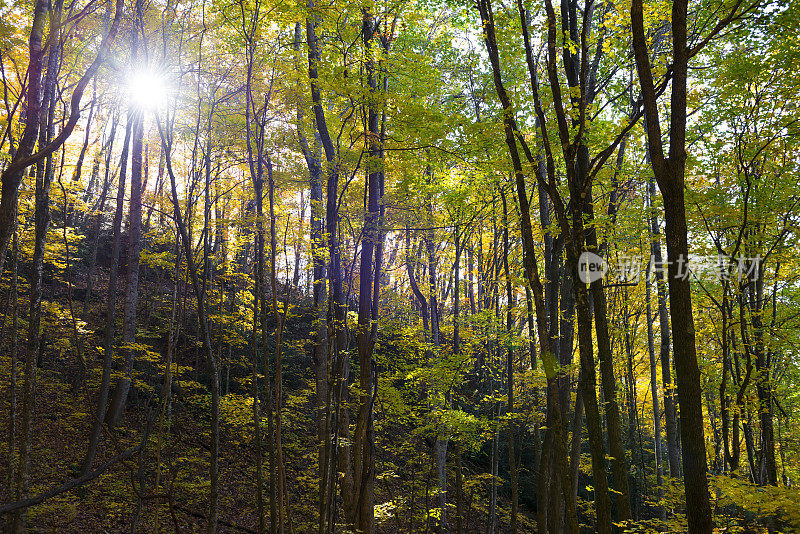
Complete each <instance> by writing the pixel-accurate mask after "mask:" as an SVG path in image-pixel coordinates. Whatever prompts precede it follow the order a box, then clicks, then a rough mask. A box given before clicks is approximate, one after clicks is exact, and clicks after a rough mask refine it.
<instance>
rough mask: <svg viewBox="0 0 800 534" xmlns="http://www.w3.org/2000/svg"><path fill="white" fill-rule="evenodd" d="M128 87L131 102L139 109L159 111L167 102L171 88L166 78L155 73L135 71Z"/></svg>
mask: <svg viewBox="0 0 800 534" xmlns="http://www.w3.org/2000/svg"><path fill="white" fill-rule="evenodd" d="M126 85H127V89H128V97H129V99H130V102H131V103H132V104H133V105H135V106H136V107H138V108H141V109H144V110H157V109H160V108H161V107H163V106H164V105H165V104H166V102H167V98H168V96H169V86H168V84H167V82H166V80H165V79H164V77H163V76H161V75H160V74H158V73H156V72H154V71H151V70H138V71H133V72H131V73H130V74H129V75H128V79H127V83H126Z"/></svg>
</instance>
